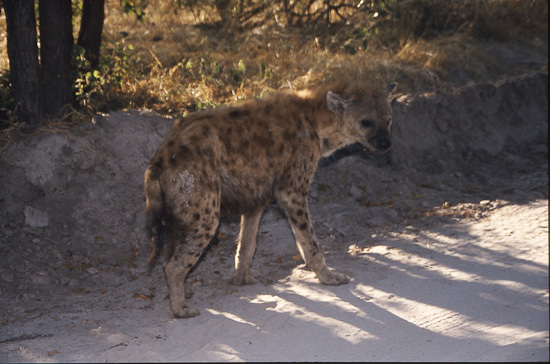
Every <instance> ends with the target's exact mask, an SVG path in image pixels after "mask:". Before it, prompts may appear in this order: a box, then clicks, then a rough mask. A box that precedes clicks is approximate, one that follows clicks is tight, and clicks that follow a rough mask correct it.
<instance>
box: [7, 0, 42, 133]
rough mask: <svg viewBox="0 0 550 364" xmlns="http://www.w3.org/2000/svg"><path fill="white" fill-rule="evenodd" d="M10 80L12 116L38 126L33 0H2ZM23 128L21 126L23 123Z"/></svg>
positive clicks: (39, 97) (39, 102) (39, 110)
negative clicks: (12, 105)
mask: <svg viewBox="0 0 550 364" xmlns="http://www.w3.org/2000/svg"><path fill="white" fill-rule="evenodd" d="M2 4H3V5H4V11H5V13H6V28H7V33H8V58H9V61H10V80H11V84H12V95H13V99H14V101H15V115H16V118H17V120H18V121H19V122H20V123H26V124H27V125H28V126H30V127H37V126H40V125H42V123H43V121H42V116H43V103H42V92H41V88H40V67H39V65H38V47H37V45H36V18H35V16H34V0H4V1H2ZM23 125H25V124H23Z"/></svg>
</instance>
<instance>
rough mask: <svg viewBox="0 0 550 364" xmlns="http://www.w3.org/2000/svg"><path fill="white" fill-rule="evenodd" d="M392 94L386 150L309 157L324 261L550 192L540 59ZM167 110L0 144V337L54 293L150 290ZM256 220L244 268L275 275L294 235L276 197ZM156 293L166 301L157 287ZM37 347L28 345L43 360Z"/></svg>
mask: <svg viewBox="0 0 550 364" xmlns="http://www.w3.org/2000/svg"><path fill="white" fill-rule="evenodd" d="M392 106H393V110H394V122H393V134H392V141H393V147H392V150H391V154H389V155H386V156H381V157H380V156H373V155H371V154H369V153H368V152H366V151H364V150H362V148H359V147H357V146H352V147H350V148H348V149H347V150H344V151H341V152H338V153H337V154H336V155H335V156H333V157H330V158H327V159H325V160H323V161H322V163H321V166H320V168H319V170H318V171H317V174H316V177H315V180H314V183H313V185H312V188H311V197H310V204H311V211H312V216H313V219H314V228H315V231H316V234H317V236H318V238H319V240H320V242H321V244H322V245H323V246H324V247H325V250H326V251H327V253H328V261H329V265H331V264H330V261H331V260H332V261H339V259H338V258H336V257H337V256H338V255H340V256H348V255H352V256H355V255H357V254H360V253H361V252H365V251H366V250H365V249H369V248H371V247H373V246H376V244H377V242H379V241H382V240H384V239H387V238H388V237H389V236H390V235H391V234H392V232H391V230H392V229H393V230H395V231H400V233H401V234H405V235H407V234H408V232H407V228H408V227H409V226H410V225H414V224H416V223H417V222H418V223H421V224H424V225H426V224H428V225H429V224H432V225H434V226H435V225H437V224H443V223H446V222H448V221H450V220H449V219H455V220H456V219H458V220H460V219H474V220H476V221H477V220H479V221H483V219H485V218H488V217H490V216H491V214H492V213H494V212H495V211H497V210H499V209H500V208H502V207H503V206H507V205H510V204H522V203H528V202H531V201H536V200H539V201H540V200H546V205H547V199H548V162H547V158H548V75H547V73H537V74H533V75H529V76H525V77H521V78H518V79H513V80H508V81H505V82H502V83H500V84H498V85H493V84H481V85H472V86H466V87H462V88H460V89H456V90H454V91H453V92H450V93H440V92H436V93H432V94H422V95H414V96H412V95H403V96H400V97H397V98H396V99H395V100H394V101H393V103H392ZM170 124H171V120H168V119H163V118H161V117H159V116H158V115H156V114H154V113H150V112H138V111H129V112H116V113H112V114H110V115H105V116H100V115H97V116H96V118H95V122H94V123H88V124H85V125H82V126H78V127H73V128H70V129H55V130H54V129H51V130H47V131H46V132H42V133H38V134H36V135H32V136H27V137H25V138H24V139H22V140H19V141H18V142H16V143H12V144H11V145H9V146H8V147H7V148H6V149H5V150H4V151H3V152H2V153H1V154H0V221H1V224H0V283H1V288H0V297H1V298H0V306H1V307H3V309H2V317H1V319H2V320H3V329H2V335H1V337H0V339H1V340H6V339H11V338H13V337H15V338H17V336H18V335H19V334H21V335H23V334H25V328H28V327H31V326H32V322H33V320H35V319H38V318H40V317H42V316H43V315H45V316H44V317H48V315H51V313H52V312H55V311H56V309H55V307H60V306H63V304H58V305H57V306H55V304H54V303H55V302H58V301H63V297H64V296H66V295H71V296H72V297H73V298H74V297H76V296H78V297H80V296H79V295H81V297H80V298H79V299H80V302H81V303H82V302H84V303H83V305H84V306H86V304H87V303H86V302H87V300H86V294H94V292H95V291H97V292H95V293H97V294H98V295H101V294H103V296H98V297H100V298H101V299H107V296H108V292H111V291H115V290H116V291H117V292H118V293H117V295H116V297H117V299H116V300H114V298H113V300H111V301H109V302H111V303H112V304H113V305H115V306H116V305H123V306H124V307H126V305H127V304H128V305H129V307H133V306H132V305H131V304H130V303H127V302H132V301H135V300H136V297H137V299H140V297H142V296H140V295H143V296H144V297H145V298H149V296H151V297H152V296H153V294H152V293H153V291H154V289H152V290H151V291H147V292H145V293H143V292H141V293H136V287H144V285H146V284H148V283H146V282H145V281H142V280H144V279H150V278H143V277H145V276H146V274H145V272H144V266H145V259H146V256H147V255H148V251H149V245H148V244H149V243H148V239H147V237H146V232H145V229H144V225H145V218H144V198H143V194H142V188H143V186H142V185H143V182H142V180H143V172H144V170H145V167H146V165H147V163H148V161H149V159H150V157H151V156H152V155H153V153H154V151H155V150H156V148H157V147H158V145H159V144H160V141H161V140H162V138H163V136H164V135H165V133H166V132H167V130H168V128H169V126H170ZM352 154H353V156H350V155H352ZM537 206H538V205H537ZM541 206H542V205H541ZM542 207H544V206H542ZM455 220H452V221H455ZM390 227H391V229H390ZM260 228H261V232H260V237H259V247H258V252H257V254H256V258H255V259H256V260H255V263H254V266H253V273H255V274H257V275H258V276H259V277H258V278H259V280H260V282H262V283H264V284H271V283H273V282H277V281H278V280H279V279H282V278H284V277H286V276H288V274H289V270H290V269H292V267H295V266H296V265H297V264H299V262H296V261H295V260H293V259H292V256H294V255H295V254H296V248H295V245H294V242H293V237H292V234H291V231H290V228H289V226H288V224H286V222H285V221H284V219H283V218H282V215H281V214H280V211H279V210H278V209H277V208H276V207H273V206H270V207H268V209H267V211H266V213H265V215H264V217H263V219H262V225H261V226H260ZM236 229H237V225H236V222H235V221H225V222H223V223H222V226H221V237H222V241H221V242H220V243H219V244H218V245H216V246H214V247H213V248H212V249H211V250H210V251H209V252H208V254H207V255H206V257H205V258H204V259H203V261H202V262H201V264H200V265H199V267H197V269H196V271H195V272H194V273H193V274H192V275H191V277H190V280H192V281H193V280H194V282H200V283H201V284H202V283H203V282H210V283H211V284H210V287H201V289H205V290H206V291H207V292H208V290H209V289H210V290H211V292H213V293H212V294H211V295H210V297H212V295H215V294H217V293H216V292H218V293H219V292H224V289H225V286H223V287H222V288H220V289H219V291H216V290H215V288H216V284H217V283H215V282H217V281H223V280H224V279H225V278H228V277H229V275H230V272H231V262H232V254H233V250H232V249H233V247H232V242H231V240H232V238H233V237H234V236H235V235H236ZM546 229H547V228H546ZM373 231H374V232H376V233H372V232H373ZM405 235H403V236H404V237H405ZM407 236H408V235H407ZM414 239H416V238H414ZM414 239H413V240H412V241H414ZM417 241H418V240H417ZM346 242H348V244H347V245H345V244H344V243H346ZM352 242H354V243H355V244H353V245H350V246H349V247H348V245H349V244H350V243H352ZM331 252H334V253H335V254H331ZM222 253H223V254H225V255H223V256H222ZM342 259H343V258H342ZM354 269H355V268H354V266H353V265H350V266H349V269H348V270H347V271H346V273H347V274H349V275H351V276H352V277H354V276H356V277H359V276H360V273H358V272H355V271H354ZM361 269H362V268H361ZM354 272H355V273H354ZM154 277H156V278H158V277H161V273H160V272H159V271H157V272H156V273H155V275H154ZM156 278H155V279H156ZM158 279H160V278H158ZM147 282H149V281H147ZM157 283H158V282H157ZM159 284H160V285H162V284H164V283H163V282H162V281H160V283H159ZM156 289H158V291H157V297H160V296H163V295H162V294H160V293H158V292H164V291H165V289H164V288H161V287H160V286H159V288H156ZM138 291H139V289H138ZM75 295H76V296H75ZM95 299H97V297H96V298H95ZM121 299H122V302H121V301H120V300H121ZM125 299H126V300H127V301H125ZM37 300H39V301H40V302H41V303H40V306H41V307H47V310H49V311H48V312H49V313H46V312H41V311H40V310H41V309H42V308H39V309H38V310H39V312H40V315H39V316H36V315H34V312H35V311H34V310H36V305H37ZM93 300H94V299H91V301H93ZM91 301H90V305H91ZM154 302H155V305H156V306H154V307H155V308H159V307H161V308H159V309H162V310H165V312H164V311H163V313H162V314H164V313H166V314H167V312H168V308H167V304H166V301H163V299H162V298H160V299H159V300H158V302H157V301H154ZM195 304H196V303H195ZM84 306H83V307H84ZM92 306H93V305H92ZM88 309H89V310H90V312H91V311H93V308H91V306H90V308H88ZM113 312H114V311H113ZM203 312H204V311H203ZM29 315H30V316H32V317H31V318H29ZM111 315H112V312H111ZM159 315H160V314H159ZM108 316H109V314H107V316H106V317H108ZM104 318H105V317H104ZM42 319H43V318H40V320H42ZM44 320H46V319H45V318H44ZM98 320H101V319H98ZM25 325H27V326H25ZM29 325H31V326H29ZM44 325H46V326H47V325H48V324H47V322H46V323H44ZM32 327H34V328H36V326H32ZM33 330H34V329H33ZM54 335H55V334H54ZM6 350H7V351H5V353H7V352H8V351H9V352H10V353H11V354H9V356H8V354H6V356H5V357H4V358H8V359H9V360H18V359H17V358H20V359H21V357H19V356H18V354H17V353H16V351H17V350H16V349H13V350H15V351H10V350H12V349H6ZM1 353H2V350H0V357H2V356H1V355H2V354H1ZM36 355H37V356H30V357H26V359H27V360H41V358H42V357H40V355H38V354H36ZM59 358H60V357H57V359H59ZM63 358H64V359H65V360H77V359H75V358H77V357H76V356H75V357H69V356H66V357H63ZM104 358H105V359H109V357H104ZM113 358H114V359H115V360H116V357H111V358H110V359H113ZM168 358H169V357H168ZM212 358H213V360H214V359H219V358H222V357H212ZM245 358H246V357H245ZM249 358H253V357H249ZM272 358H276V357H272ZM420 358H421V357H420ZM42 359H43V358H42ZM289 359H292V358H289ZM306 359H307V358H306ZM311 359H312V360H314V358H311ZM21 360H25V358H23V359H21ZM2 361H4V360H2Z"/></svg>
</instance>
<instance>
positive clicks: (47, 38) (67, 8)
mask: <svg viewBox="0 0 550 364" xmlns="http://www.w3.org/2000/svg"><path fill="white" fill-rule="evenodd" d="M38 9H39V17H40V18H39V24H40V43H41V44H40V61H41V62H40V63H41V70H42V73H41V75H42V90H43V95H44V108H45V113H46V115H47V116H55V115H58V116H61V115H60V114H61V113H62V112H63V111H64V109H65V108H67V107H68V106H70V105H71V104H72V103H73V100H74V95H73V90H72V80H71V52H72V49H73V41H74V39H73V32H72V8H71V0H40V1H39V8H38Z"/></svg>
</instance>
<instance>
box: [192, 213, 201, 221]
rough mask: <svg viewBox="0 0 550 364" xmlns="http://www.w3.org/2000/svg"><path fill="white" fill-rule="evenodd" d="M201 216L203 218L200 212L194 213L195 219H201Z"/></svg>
mask: <svg viewBox="0 0 550 364" xmlns="http://www.w3.org/2000/svg"><path fill="white" fill-rule="evenodd" d="M200 218H201V214H199V213H198V212H195V213H194V214H193V219H195V220H199V219H200Z"/></svg>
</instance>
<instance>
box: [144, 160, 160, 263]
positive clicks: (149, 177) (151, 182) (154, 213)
mask: <svg viewBox="0 0 550 364" xmlns="http://www.w3.org/2000/svg"><path fill="white" fill-rule="evenodd" d="M159 176H160V171H159V169H158V168H156V167H154V166H153V165H149V167H147V170H146V171H145V181H144V186H145V199H146V200H145V204H146V218H147V229H148V230H149V234H150V236H151V247H152V250H151V256H150V257H149V264H148V269H149V271H152V270H153V268H155V265H156V264H157V260H158V257H159V255H160V252H161V251H162V248H163V246H164V222H163V219H164V211H165V209H164V196H163V193H162V189H161V187H160V181H159Z"/></svg>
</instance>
